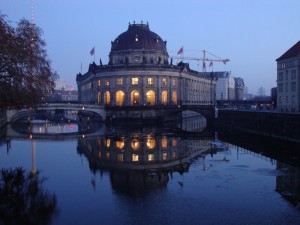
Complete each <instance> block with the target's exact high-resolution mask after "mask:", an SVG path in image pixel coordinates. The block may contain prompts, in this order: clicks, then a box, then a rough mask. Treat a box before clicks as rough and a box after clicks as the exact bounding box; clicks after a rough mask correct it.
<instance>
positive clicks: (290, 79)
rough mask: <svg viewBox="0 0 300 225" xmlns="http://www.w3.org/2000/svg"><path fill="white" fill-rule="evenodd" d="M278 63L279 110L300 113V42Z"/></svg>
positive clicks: (278, 60) (281, 57)
mask: <svg viewBox="0 0 300 225" xmlns="http://www.w3.org/2000/svg"><path fill="white" fill-rule="evenodd" d="M276 61H277V109H278V110H279V111H281V112H299V111H300V41H298V42H297V43H296V44H295V45H294V46H292V47H291V48H290V49H289V50H287V51H286V52H285V53H284V54H283V55H282V56H280V57H279V58H278V59H276Z"/></svg>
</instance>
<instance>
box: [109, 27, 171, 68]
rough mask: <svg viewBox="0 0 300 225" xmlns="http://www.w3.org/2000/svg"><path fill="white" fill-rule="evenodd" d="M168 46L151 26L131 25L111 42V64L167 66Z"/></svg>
mask: <svg viewBox="0 0 300 225" xmlns="http://www.w3.org/2000/svg"><path fill="white" fill-rule="evenodd" d="M166 45H167V42H166V41H163V40H162V38H161V37H160V36H159V35H157V34H156V33H154V32H152V31H151V30H150V28H149V24H135V23H134V24H129V26H128V29H127V31H125V32H123V33H122V34H120V35H119V36H118V37H117V38H116V39H115V40H114V41H112V42H111V52H110V54H109V57H110V64H112V65H122V64H127V65H131V64H166V63H167V61H168V52H167V47H166Z"/></svg>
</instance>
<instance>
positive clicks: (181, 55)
mask: <svg viewBox="0 0 300 225" xmlns="http://www.w3.org/2000/svg"><path fill="white" fill-rule="evenodd" d="M206 53H209V54H210V55H212V56H214V57H215V58H217V59H209V58H206ZM177 54H178V55H180V56H173V57H172V58H173V59H180V60H184V59H185V60H196V61H202V72H205V71H206V63H205V62H211V63H212V62H222V63H224V64H225V65H226V63H227V62H229V59H221V58H219V57H218V56H215V55H213V54H212V53H210V52H208V51H206V50H203V57H202V58H198V57H188V56H183V48H181V49H180V50H179V51H178V53H177Z"/></svg>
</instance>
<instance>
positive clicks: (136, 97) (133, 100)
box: [131, 90, 140, 105]
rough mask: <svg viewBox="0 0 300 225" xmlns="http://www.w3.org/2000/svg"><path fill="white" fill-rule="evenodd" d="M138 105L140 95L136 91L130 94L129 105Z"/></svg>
mask: <svg viewBox="0 0 300 225" xmlns="http://www.w3.org/2000/svg"><path fill="white" fill-rule="evenodd" d="M139 104H140V93H139V91H137V90H134V91H132V92H131V105H139Z"/></svg>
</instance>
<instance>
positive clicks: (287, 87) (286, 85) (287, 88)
mask: <svg viewBox="0 0 300 225" xmlns="http://www.w3.org/2000/svg"><path fill="white" fill-rule="evenodd" d="M285 91H286V92H288V91H289V83H286V84H285Z"/></svg>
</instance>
